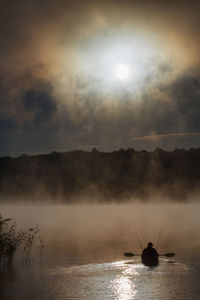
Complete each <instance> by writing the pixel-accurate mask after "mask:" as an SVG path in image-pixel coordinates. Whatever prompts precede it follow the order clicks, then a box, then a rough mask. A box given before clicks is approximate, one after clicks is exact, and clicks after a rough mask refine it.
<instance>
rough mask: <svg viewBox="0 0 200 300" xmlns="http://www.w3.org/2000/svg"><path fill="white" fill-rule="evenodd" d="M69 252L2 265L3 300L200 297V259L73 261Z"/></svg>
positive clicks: (87, 258) (129, 299) (169, 299)
mask: <svg viewBox="0 0 200 300" xmlns="http://www.w3.org/2000/svg"><path fill="white" fill-rule="evenodd" d="M72 259H73V258H70V257H69V256H67V255H66V254H63V253H62V254H60V255H59V257H56V256H54V259H53V257H52V258H51V260H50V261H48V259H46V260H45V259H44V260H43V261H42V262H40V263H39V262H36V261H35V262H33V263H32V265H28V266H24V265H23V264H21V263H20V262H18V263H17V264H15V266H14V267H12V268H9V269H1V272H0V274H1V275H0V279H1V288H2V289H1V298H0V299H1V300H4V299H7V300H19V299H20V300H40V299H41V300H47V299H48V300H61V299H63V300H64V299H68V300H69V299H83V300H84V299H85V300H86V299H93V300H95V299H98V300H101V299H118V300H132V299H135V300H151V299H152V300H172V299H173V300H174V299H178V300H181V299H185V300H199V299H200V284H199V280H200V259H195V258H193V259H191V258H190V259H186V258H185V259H183V258H176V259H175V260H169V259H164V258H163V259H161V260H160V264H159V266H157V267H154V268H152V267H151V268H150V267H146V266H144V265H143V264H141V262H140V258H134V259H132V260H130V259H128V260H124V259H122V260H117V261H115V260H112V259H111V258H110V259H109V258H108V257H105V258H101V259H99V260H98V261H94V259H93V258H90V257H89V256H88V257H84V258H82V260H84V259H85V264H77V263H76V262H74V263H72Z"/></svg>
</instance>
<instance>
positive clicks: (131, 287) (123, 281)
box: [111, 264, 141, 300]
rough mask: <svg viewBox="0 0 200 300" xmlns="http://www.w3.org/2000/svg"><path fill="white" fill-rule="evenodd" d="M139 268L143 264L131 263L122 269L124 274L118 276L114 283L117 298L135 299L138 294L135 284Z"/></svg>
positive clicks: (122, 299) (124, 299)
mask: <svg viewBox="0 0 200 300" xmlns="http://www.w3.org/2000/svg"><path fill="white" fill-rule="evenodd" d="M138 268H141V265H139V264H135V265H129V266H127V265H126V267H125V268H124V269H123V270H122V274H121V275H119V276H117V277H116V278H115V279H114V280H113V282H112V284H111V288H112V289H113V291H114V293H115V295H116V299H118V300H133V299H135V297H136V295H137V289H136V285H135V278H136V277H137V276H138V275H139V272H138Z"/></svg>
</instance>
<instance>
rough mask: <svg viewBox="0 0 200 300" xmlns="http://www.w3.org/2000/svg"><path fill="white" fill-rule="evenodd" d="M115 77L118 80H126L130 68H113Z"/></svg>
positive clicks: (121, 65) (119, 66)
mask: <svg viewBox="0 0 200 300" xmlns="http://www.w3.org/2000/svg"><path fill="white" fill-rule="evenodd" d="M115 76H116V78H117V79H119V80H128V78H129V77H130V68H129V66H128V65H126V64H119V65H117V66H116V67H115Z"/></svg>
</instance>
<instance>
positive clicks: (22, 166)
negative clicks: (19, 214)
mask: <svg viewBox="0 0 200 300" xmlns="http://www.w3.org/2000/svg"><path fill="white" fill-rule="evenodd" d="M199 191H200V149H189V150H184V149H175V150H174V151H171V152H168V151H164V150H162V149H160V148H157V149H155V150H154V151H152V152H148V151H145V150H142V151H135V150H134V149H127V150H124V149H121V150H119V151H114V152H111V153H105V152H99V151H98V150H97V149H93V150H92V151H91V152H86V151H81V150H78V151H70V152H65V153H58V152H52V153H50V154H41V155H37V156H28V155H26V154H23V155H21V156H20V157H16V158H11V157H2V158H0V199H1V201H9V200H12V201H13V200H15V201H18V200H38V201H43V200H53V201H64V202H67V203H72V202H73V203H76V202H78V201H84V200H88V201H104V202H112V201H118V202H123V201H127V200H130V199H140V200H142V201H148V200H151V201H152V199H161V198H162V197H166V198H168V199H171V200H172V201H175V200H178V201H187V200H188V199H189V198H190V197H191V196H192V195H198V193H199ZM157 196H158V197H157ZM161 196H162V197H161Z"/></svg>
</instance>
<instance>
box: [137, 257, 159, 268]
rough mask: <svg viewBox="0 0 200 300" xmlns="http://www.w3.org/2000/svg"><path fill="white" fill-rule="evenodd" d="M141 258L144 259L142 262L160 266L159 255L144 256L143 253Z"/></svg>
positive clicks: (147, 264)
mask: <svg viewBox="0 0 200 300" xmlns="http://www.w3.org/2000/svg"><path fill="white" fill-rule="evenodd" d="M141 260H142V263H143V264H144V265H145V266H152V267H153V266H158V264H159V258H158V257H155V256H144V255H141Z"/></svg>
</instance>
